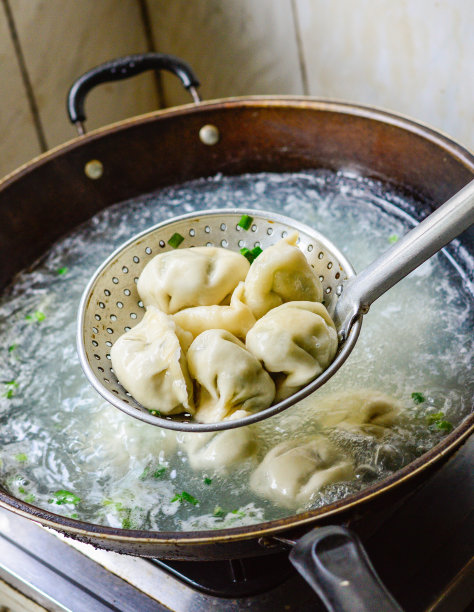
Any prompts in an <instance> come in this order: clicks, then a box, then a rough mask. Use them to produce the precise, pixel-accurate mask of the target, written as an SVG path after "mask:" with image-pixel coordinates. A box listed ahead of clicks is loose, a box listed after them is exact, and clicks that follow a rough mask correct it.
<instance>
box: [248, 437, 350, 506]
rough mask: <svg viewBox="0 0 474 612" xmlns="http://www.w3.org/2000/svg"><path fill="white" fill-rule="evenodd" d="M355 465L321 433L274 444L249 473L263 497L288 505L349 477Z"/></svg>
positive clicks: (302, 502)
mask: <svg viewBox="0 0 474 612" xmlns="http://www.w3.org/2000/svg"><path fill="white" fill-rule="evenodd" d="M353 476H354V465H353V463H352V461H351V460H350V459H348V458H347V457H345V456H344V455H343V454H342V453H341V451H340V450H339V449H338V448H337V447H336V446H335V445H334V444H333V443H332V442H330V441H329V440H328V439H327V438H325V437H324V436H321V435H316V436H312V437H310V438H305V439H300V440H288V441H285V442H282V443H281V444H278V445H277V446H275V448H272V450H270V451H269V452H268V453H267V454H266V455H265V457H264V459H263V461H262V463H260V465H259V466H258V467H257V469H256V470H255V471H254V472H253V474H252V475H251V477H250V487H251V489H252V491H254V492H255V493H256V494H257V495H259V496H260V497H263V498H265V499H268V500H270V501H273V502H274V503H276V504H278V505H279V506H282V507H285V508H299V507H301V506H303V505H305V504H308V502H310V501H311V499H312V498H313V497H314V496H315V495H316V493H318V491H320V490H321V489H322V488H323V487H325V486H327V485H329V484H332V483H334V482H340V481H344V480H350V479H351V478H352V477H353Z"/></svg>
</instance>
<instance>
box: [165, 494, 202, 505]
mask: <svg viewBox="0 0 474 612" xmlns="http://www.w3.org/2000/svg"><path fill="white" fill-rule="evenodd" d="M171 501H172V502H175V501H179V502H183V501H187V502H189V503H190V504H192V505H193V506H197V504H198V503H199V501H198V500H197V499H196V498H195V497H193V496H192V495H191V494H190V493H188V492H187V491H183V492H182V493H176V495H175V496H174V497H173V499H172V500H171Z"/></svg>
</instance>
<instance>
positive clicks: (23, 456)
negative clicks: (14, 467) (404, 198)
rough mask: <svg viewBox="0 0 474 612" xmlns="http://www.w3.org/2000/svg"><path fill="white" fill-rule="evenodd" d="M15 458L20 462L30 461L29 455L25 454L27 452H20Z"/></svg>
mask: <svg viewBox="0 0 474 612" xmlns="http://www.w3.org/2000/svg"><path fill="white" fill-rule="evenodd" d="M15 459H16V460H17V461H20V462H24V461H28V457H27V455H25V453H20V454H19V455H15ZM22 492H23V491H22Z"/></svg>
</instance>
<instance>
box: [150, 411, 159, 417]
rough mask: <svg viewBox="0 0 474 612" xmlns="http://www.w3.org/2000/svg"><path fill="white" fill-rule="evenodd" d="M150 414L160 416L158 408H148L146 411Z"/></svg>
mask: <svg viewBox="0 0 474 612" xmlns="http://www.w3.org/2000/svg"><path fill="white" fill-rule="evenodd" d="M148 412H149V413H150V414H151V415H152V416H157V417H160V416H161V412H160V411H159V410H149V411H148Z"/></svg>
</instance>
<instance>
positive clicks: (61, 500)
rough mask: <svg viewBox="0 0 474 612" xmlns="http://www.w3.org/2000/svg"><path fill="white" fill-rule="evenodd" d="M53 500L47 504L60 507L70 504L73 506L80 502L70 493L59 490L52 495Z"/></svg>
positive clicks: (78, 498)
mask: <svg viewBox="0 0 474 612" xmlns="http://www.w3.org/2000/svg"><path fill="white" fill-rule="evenodd" d="M53 498H54V499H50V500H49V502H48V503H50V504H57V505H58V506H61V505H62V504H72V505H73V506H75V505H76V504H78V503H79V502H80V501H81V498H80V497H78V496H77V495H75V494H74V493H71V491H66V490H65V489H61V490H60V491H56V492H55V493H53Z"/></svg>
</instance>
